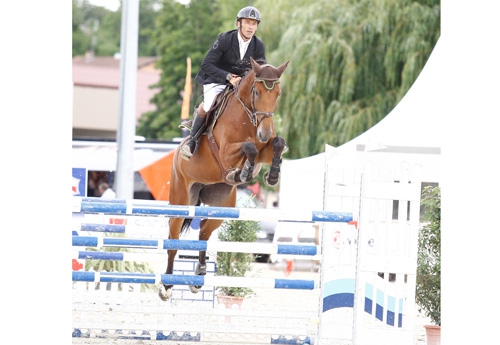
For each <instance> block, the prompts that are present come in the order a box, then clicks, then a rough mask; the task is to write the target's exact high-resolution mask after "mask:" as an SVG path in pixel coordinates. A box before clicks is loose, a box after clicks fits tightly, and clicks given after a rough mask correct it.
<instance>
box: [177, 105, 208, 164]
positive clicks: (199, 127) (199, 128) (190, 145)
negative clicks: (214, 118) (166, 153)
mask: <svg viewBox="0 0 500 345" xmlns="http://www.w3.org/2000/svg"><path fill="white" fill-rule="evenodd" d="M205 115H206V114H205ZM204 130H205V118H204V117H200V116H198V111H197V112H196V115H195V117H194V120H193V126H192V128H191V138H190V139H189V141H188V142H187V143H185V144H184V146H182V148H181V156H182V158H183V159H185V160H187V161H188V160H189V159H190V158H191V156H193V154H194V153H195V152H196V149H197V148H198V140H199V139H200V137H201V134H202V133H203V131H204Z"/></svg>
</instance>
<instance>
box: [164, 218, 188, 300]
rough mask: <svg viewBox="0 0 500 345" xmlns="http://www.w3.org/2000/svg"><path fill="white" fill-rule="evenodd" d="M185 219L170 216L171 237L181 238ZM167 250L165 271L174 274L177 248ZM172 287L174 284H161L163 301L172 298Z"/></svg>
mask: <svg viewBox="0 0 500 345" xmlns="http://www.w3.org/2000/svg"><path fill="white" fill-rule="evenodd" d="M183 221H184V219H182V218H170V220H169V223H170V236H169V239H179V236H180V229H181V227H182V223H183ZM174 229H178V230H177V231H174ZM167 252H168V259H167V270H166V271H165V273H166V274H172V273H173V272H174V260H175V256H176V255H177V250H175V249H170V250H168V251H167ZM172 287H173V285H165V284H161V285H160V289H159V290H158V296H160V299H161V300H162V301H168V300H169V299H170V297H171V296H172Z"/></svg>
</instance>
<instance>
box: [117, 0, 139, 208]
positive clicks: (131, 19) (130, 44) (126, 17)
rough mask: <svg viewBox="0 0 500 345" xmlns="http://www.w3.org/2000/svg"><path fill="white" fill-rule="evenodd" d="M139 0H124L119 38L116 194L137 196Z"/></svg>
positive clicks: (125, 196) (122, 197)
mask: <svg viewBox="0 0 500 345" xmlns="http://www.w3.org/2000/svg"><path fill="white" fill-rule="evenodd" d="M138 31H139V0H123V3H122V21H121V41H120V114H119V117H118V131H117V145H118V157H117V167H116V176H115V184H114V187H115V190H116V197H117V198H119V199H132V198H133V197H134V164H133V163H134V162H133V157H134V143H135V114H136V89H137V51H138Z"/></svg>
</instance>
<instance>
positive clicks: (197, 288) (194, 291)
mask: <svg viewBox="0 0 500 345" xmlns="http://www.w3.org/2000/svg"><path fill="white" fill-rule="evenodd" d="M200 289H201V286H193V285H189V290H191V292H192V293H198V292H199V291H200Z"/></svg>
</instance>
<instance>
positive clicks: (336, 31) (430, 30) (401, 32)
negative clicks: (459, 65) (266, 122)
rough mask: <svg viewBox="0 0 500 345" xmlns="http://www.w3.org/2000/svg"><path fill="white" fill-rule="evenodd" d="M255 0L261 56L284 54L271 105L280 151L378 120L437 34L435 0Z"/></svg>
mask: <svg viewBox="0 0 500 345" xmlns="http://www.w3.org/2000/svg"><path fill="white" fill-rule="evenodd" d="M285 3H286V6H285ZM256 6H257V7H258V8H259V9H261V12H262V13H263V23H262V27H261V28H259V32H260V34H261V35H262V38H263V40H264V42H265V43H266V47H272V48H273V50H272V51H271V52H270V53H268V54H267V55H268V61H269V62H270V63H272V64H280V63H282V62H284V61H286V60H289V59H290V60H291V64H290V65H289V68H288V69H287V72H286V73H285V74H284V75H283V76H282V78H281V79H282V88H283V94H282V96H281V99H280V101H279V103H278V108H277V112H276V113H277V114H278V116H279V117H281V118H282V127H281V128H280V129H279V130H280V132H281V135H283V136H284V137H285V139H286V140H287V143H288V145H289V146H290V152H289V153H287V158H301V157H306V156H310V155H313V154H317V153H319V152H322V151H323V150H324V145H325V144H326V143H328V144H330V145H333V146H338V145H341V144H343V143H345V142H347V141H349V140H351V139H353V138H354V137H356V136H357V135H359V134H361V133H363V132H364V131H366V130H368V129H369V128H370V127H372V126H373V125H375V124H376V123H378V122H379V121H380V120H381V119H383V118H384V117H385V116H386V115H387V114H388V113H389V112H390V111H391V110H392V109H393V108H394V107H395V106H396V104H397V103H398V102H399V100H401V98H402V97H403V96H404V94H405V93H406V92H407V91H408V89H409V88H410V86H411V85H412V84H413V82H414V81H415V79H416V78H417V77H418V75H419V73H420V71H421V70H422V68H423V66H424V65H425V63H426V61H427V59H428V58H429V55H430V54H431V52H432V49H433V48H434V46H435V44H436V42H437V39H438V37H439V34H440V29H439V28H440V7H439V0H420V1H411V0H360V1H355V2H353V1H346V0H333V1H332V0H319V1H310V0H294V1H284V0H278V1H273V2H267V1H256ZM264 15H265V17H264ZM264 18H265V19H264Z"/></svg>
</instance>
